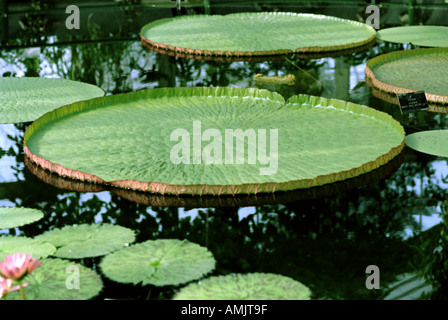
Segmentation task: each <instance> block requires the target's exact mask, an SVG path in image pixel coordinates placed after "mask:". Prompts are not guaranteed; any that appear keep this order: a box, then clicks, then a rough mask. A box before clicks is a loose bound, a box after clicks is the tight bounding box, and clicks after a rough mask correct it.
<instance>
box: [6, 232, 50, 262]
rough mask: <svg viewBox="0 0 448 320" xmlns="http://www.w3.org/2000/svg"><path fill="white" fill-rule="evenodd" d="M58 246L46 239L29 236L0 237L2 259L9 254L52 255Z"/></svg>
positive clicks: (37, 257)
mask: <svg viewBox="0 0 448 320" xmlns="http://www.w3.org/2000/svg"><path fill="white" fill-rule="evenodd" d="M55 251H56V248H55V247H54V246H53V245H52V244H51V243H48V242H46V241H42V240H36V239H32V238H27V237H15V236H2V237H0V260H3V259H5V257H6V256H7V255H8V254H15V253H22V252H23V253H26V254H30V253H31V254H32V256H33V258H36V259H41V258H46V257H48V256H50V255H52V254H53V253H54V252H55Z"/></svg>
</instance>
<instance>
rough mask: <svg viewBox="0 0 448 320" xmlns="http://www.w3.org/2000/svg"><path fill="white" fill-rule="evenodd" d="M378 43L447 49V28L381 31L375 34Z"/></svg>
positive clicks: (410, 28)
mask: <svg viewBox="0 0 448 320" xmlns="http://www.w3.org/2000/svg"><path fill="white" fill-rule="evenodd" d="M376 38H377V39H378V40H379V41H386V42H394V43H407V44H413V45H417V46H423V47H448V27H444V26H402V27H394V28H386V29H381V30H379V31H378V33H377V34H376Z"/></svg>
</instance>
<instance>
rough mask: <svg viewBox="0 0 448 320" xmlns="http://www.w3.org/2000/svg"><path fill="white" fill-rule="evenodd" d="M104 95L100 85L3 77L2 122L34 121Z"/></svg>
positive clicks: (0, 87) (0, 90) (0, 80)
mask: <svg viewBox="0 0 448 320" xmlns="http://www.w3.org/2000/svg"><path fill="white" fill-rule="evenodd" d="M101 96H104V91H103V90H102V89H101V88H98V87H97V86H94V85H91V84H87V83H82V82H77V81H71V80H65V79H53V78H51V79H50V78H27V77H22V78H0V101H1V103H0V123H19V122H29V121H34V120H36V119H37V118H39V117H40V116H41V115H43V114H44V113H46V112H48V111H51V110H54V109H56V108H58V107H61V106H63V105H66V104H70V103H72V102H75V101H81V100H87V99H91V98H96V97H101Z"/></svg>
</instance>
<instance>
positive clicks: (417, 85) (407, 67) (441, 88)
mask: <svg viewBox="0 0 448 320" xmlns="http://www.w3.org/2000/svg"><path fill="white" fill-rule="evenodd" d="M447 74H448V48H431V49H415V50H405V51H395V52H390V53H387V54H383V55H380V56H378V57H375V58H373V59H371V60H369V61H368V62H367V67H366V82H367V84H368V85H370V86H373V87H375V88H378V89H381V90H383V91H385V92H389V93H408V92H412V91H425V93H426V98H427V100H428V102H433V103H442V104H444V103H446V102H448V77H447Z"/></svg>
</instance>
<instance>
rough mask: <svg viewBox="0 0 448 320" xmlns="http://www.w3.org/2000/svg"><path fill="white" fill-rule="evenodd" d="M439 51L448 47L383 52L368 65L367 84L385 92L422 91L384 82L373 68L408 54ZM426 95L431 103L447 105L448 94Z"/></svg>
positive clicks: (447, 50)
mask: <svg viewBox="0 0 448 320" xmlns="http://www.w3.org/2000/svg"><path fill="white" fill-rule="evenodd" d="M439 52H447V53H448V48H431V49H413V50H405V51H396V52H390V53H386V54H382V55H380V56H378V57H375V58H373V59H371V60H369V61H368V62H367V65H366V70H365V78H366V84H367V85H368V86H370V87H374V88H377V89H379V90H382V91H384V92H387V93H392V94H402V93H409V92H416V91H420V90H421V89H410V88H404V87H400V86H396V85H393V84H390V83H386V82H383V81H381V80H379V79H378V78H377V77H376V76H375V72H374V71H373V70H374V69H375V67H376V66H378V65H381V64H383V63H385V62H390V61H393V60H397V59H400V58H406V57H408V56H414V55H420V54H425V53H439ZM377 94H378V93H377ZM425 95H426V99H427V100H428V102H429V103H433V104H442V105H445V104H447V103H448V96H445V95H439V94H434V93H430V92H425ZM391 101H396V100H391ZM395 104H397V103H395ZM432 109H433V110H438V108H434V107H433V108H432ZM441 110H444V109H441ZM431 111H432V110H431ZM435 112H439V111H435Z"/></svg>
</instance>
